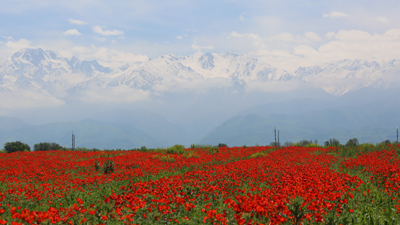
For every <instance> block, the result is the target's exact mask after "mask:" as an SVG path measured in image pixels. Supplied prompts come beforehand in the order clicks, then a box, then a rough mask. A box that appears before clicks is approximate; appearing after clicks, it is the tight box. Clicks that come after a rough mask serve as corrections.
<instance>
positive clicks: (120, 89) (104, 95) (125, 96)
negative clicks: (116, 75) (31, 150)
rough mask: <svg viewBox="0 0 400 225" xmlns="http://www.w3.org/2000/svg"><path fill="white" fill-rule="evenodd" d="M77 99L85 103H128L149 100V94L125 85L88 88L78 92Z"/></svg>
mask: <svg viewBox="0 0 400 225" xmlns="http://www.w3.org/2000/svg"><path fill="white" fill-rule="evenodd" d="M76 94H77V95H76V96H77V98H78V99H80V100H81V101H82V102H87V103H96V102H104V103H130V102H137V101H143V100H146V99H149V98H150V96H151V92H150V91H148V90H141V89H134V88H130V87H128V86H126V85H119V86H116V87H107V88H100V87H98V86H94V85H92V86H88V87H87V89H86V90H83V91H78V92H77V93H76Z"/></svg>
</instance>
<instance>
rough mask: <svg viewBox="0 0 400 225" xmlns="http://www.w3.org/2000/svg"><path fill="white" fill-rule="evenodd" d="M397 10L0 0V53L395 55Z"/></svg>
mask: <svg viewBox="0 0 400 225" xmlns="http://www.w3.org/2000/svg"><path fill="white" fill-rule="evenodd" d="M398 12H400V4H399V3H398V0H384V1H371V0H357V1H342V0H335V1H333V0H332V1H327V0H318V1H303V0H286V1H285V0H273V1H267V0H243V1H242V0H212V1H209V0H202V1H200V0H191V1H188V0H171V1H152V0H143V1H137V0H134V1H119V0H115V1H101V0H69V1H64V0H3V1H2V7H1V8H0V21H1V26H0V52H1V53H0V57H1V58H4V57H9V56H10V55H11V54H12V53H13V52H15V51H17V50H18V49H20V48H24V47H42V48H44V49H51V50H56V51H58V52H60V53H61V54H62V55H64V56H66V57H72V55H76V56H78V57H79V58H81V59H96V60H98V61H99V62H101V63H103V64H104V65H109V66H118V65H121V64H123V63H126V62H132V61H137V60H139V61H145V60H148V59H149V58H154V57H158V56H160V55H162V54H177V55H190V54H193V53H195V52H196V51H204V52H211V53H221V52H233V53H241V54H249V55H253V56H255V57H265V58H267V59H269V60H270V62H271V64H272V65H275V66H278V67H283V68H286V67H288V66H290V65H296V66H299V65H300V66H301V65H305V66H306V65H312V64H317V63H322V62H328V61H332V60H338V59H343V58H361V57H362V58H366V59H373V60H381V59H393V58H400V57H399V52H400V15H399V13H398ZM288 61H290V63H288ZM289 64H290V65H289Z"/></svg>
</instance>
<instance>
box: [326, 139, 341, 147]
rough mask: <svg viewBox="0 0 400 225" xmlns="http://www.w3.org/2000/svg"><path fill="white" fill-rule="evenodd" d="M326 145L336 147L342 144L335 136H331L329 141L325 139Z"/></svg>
mask: <svg viewBox="0 0 400 225" xmlns="http://www.w3.org/2000/svg"><path fill="white" fill-rule="evenodd" d="M325 146H335V147H340V146H341V144H340V142H339V140H337V139H335V138H333V139H332V138H331V139H329V141H325Z"/></svg>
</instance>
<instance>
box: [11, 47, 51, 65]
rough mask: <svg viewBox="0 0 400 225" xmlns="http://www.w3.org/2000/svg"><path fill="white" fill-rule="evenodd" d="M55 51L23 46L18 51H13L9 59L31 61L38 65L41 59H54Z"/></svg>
mask: <svg viewBox="0 0 400 225" xmlns="http://www.w3.org/2000/svg"><path fill="white" fill-rule="evenodd" d="M56 57H57V53H55V52H53V51H49V50H47V51H44V50H43V49H41V48H37V49H33V48H24V49H21V50H20V51H18V52H16V53H14V54H13V55H12V56H11V59H13V60H16V59H20V60H23V61H27V62H29V63H32V64H33V65H35V66H37V65H39V64H40V63H41V62H42V61H45V60H48V59H56Z"/></svg>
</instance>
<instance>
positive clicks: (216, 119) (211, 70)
mask: <svg viewBox="0 0 400 225" xmlns="http://www.w3.org/2000/svg"><path fill="white" fill-rule="evenodd" d="M399 73H400V61H399V60H398V59H392V60H386V61H368V60H363V59H352V60H349V59H343V60H339V61H334V62H327V63H324V64H319V65H314V66H310V67H299V68H297V70H295V72H293V73H289V72H287V71H286V70H284V69H281V68H275V67H273V66H271V65H270V64H269V63H268V61H266V60H265V59H261V58H256V57H252V56H249V55H238V54H231V53H220V54H217V53H206V52H197V53H195V54H193V55H189V56H178V55H173V54H168V55H162V56H160V57H157V58H154V59H150V60H148V61H145V62H142V61H140V62H139V61H137V62H130V63H127V64H125V65H123V66H119V67H116V68H110V67H106V66H102V65H101V64H100V63H98V62H97V61H96V60H80V59H78V58H77V57H75V56H73V57H71V58H66V57H64V56H62V55H61V54H59V53H57V52H55V51H51V50H43V49H41V48H37V49H31V48H27V49H21V50H20V51H17V52H15V53H14V54H13V55H12V56H11V57H10V58H6V59H2V60H0V115H2V116H4V117H2V118H1V119H0V125H1V126H2V127H1V128H0V131H1V132H2V139H1V140H0V141H1V143H4V142H6V141H13V140H17V139H20V140H26V142H29V143H30V145H33V144H35V143H38V142H41V141H56V142H59V143H61V144H62V145H66V146H69V145H70V136H71V132H72V130H73V131H74V132H75V133H76V135H77V136H76V137H77V146H82V147H83V146H85V147H97V148H118V147H119V148H126V149H129V148H134V147H141V146H144V145H145V146H148V147H166V146H170V145H173V144H177V143H181V144H184V145H190V144H191V143H198V142H199V143H204V144H218V143H224V142H226V143H227V144H228V145H243V144H247V145H252V144H256V143H258V144H269V143H270V142H271V141H273V140H272V139H271V138H270V136H271V129H272V130H273V128H272V127H273V126H277V127H279V129H280V130H281V132H282V133H281V140H285V141H286V140H287V141H299V140H300V139H313V140H314V139H318V140H320V141H324V140H325V139H328V138H339V139H340V140H341V141H345V139H348V138H352V136H353V135H354V136H356V137H360V140H364V141H371V142H376V141H382V140H381V139H382V138H391V139H393V138H392V136H390V135H391V134H389V133H388V134H386V133H385V132H386V131H385V129H386V127H393V126H397V125H396V123H398V122H399V121H398V117H397V115H398V112H400V109H399V108H396V107H395V106H396V105H398V100H397V96H399V91H397V90H398V87H399V84H400V82H399ZM10 117H14V118H10ZM20 119H22V121H21V120H20ZM23 121H27V122H28V123H25V122H23ZM366 127H374V129H375V130H371V132H370V131H367V129H366ZM50 131H51V132H50ZM378 131H379V132H381V133H377V132H378ZM368 132H370V133H369V134H367V133H368ZM374 132H375V133H374ZM373 134H376V135H375V137H371V138H370V137H369V136H373ZM368 135H369V136H368ZM367 136H368V137H367Z"/></svg>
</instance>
